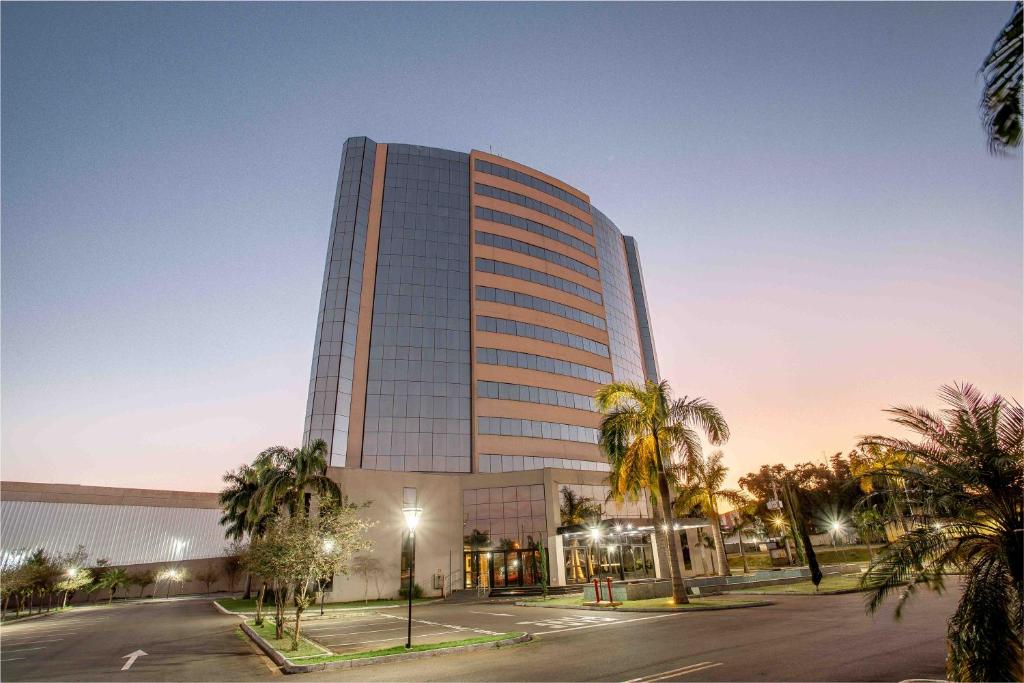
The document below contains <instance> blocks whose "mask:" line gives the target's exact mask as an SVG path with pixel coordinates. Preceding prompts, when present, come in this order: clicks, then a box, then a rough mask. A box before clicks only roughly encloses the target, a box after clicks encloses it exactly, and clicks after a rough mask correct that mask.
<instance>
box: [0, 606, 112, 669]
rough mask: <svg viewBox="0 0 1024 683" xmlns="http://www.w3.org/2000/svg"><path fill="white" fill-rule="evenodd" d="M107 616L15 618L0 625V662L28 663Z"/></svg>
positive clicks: (61, 647) (50, 654)
mask: <svg viewBox="0 0 1024 683" xmlns="http://www.w3.org/2000/svg"><path fill="white" fill-rule="evenodd" d="M109 618H110V617H109V616H108V615H102V616H101V615H90V616H88V617H85V616H83V617H72V616H70V615H69V616H62V615H52V616H49V617H42V618H38V619H27V620H26V621H23V622H19V621H14V622H12V623H9V624H6V625H4V626H3V627H2V628H0V664H7V663H9V662H23V663H31V662H32V661H33V660H42V659H47V658H49V657H51V656H53V653H54V652H56V651H63V650H64V645H65V643H67V642H68V641H70V640H72V639H77V638H79V637H80V634H81V633H82V632H84V631H86V630H88V629H93V628H96V626H97V625H99V624H102V622H104V621H106V620H107V619H109Z"/></svg>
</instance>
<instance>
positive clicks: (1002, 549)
mask: <svg viewBox="0 0 1024 683" xmlns="http://www.w3.org/2000/svg"><path fill="white" fill-rule="evenodd" d="M939 395H940V397H941V398H942V400H943V402H944V403H945V404H946V406H945V408H944V409H943V410H942V411H941V412H939V413H934V412H931V411H929V410H926V409H924V408H915V407H909V406H900V407H895V408H891V409H890V410H889V411H888V412H889V413H891V414H892V415H893V417H892V418H891V419H892V421H893V422H895V423H896V424H898V425H900V426H901V427H903V428H905V429H907V430H909V431H911V432H914V433H916V434H917V436H918V440H916V441H911V440H909V439H903V438H896V437H887V436H879V435H873V436H867V437H864V438H863V440H862V443H863V444H865V445H879V446H882V447H885V448H891V449H894V450H898V451H901V452H903V453H905V454H906V455H907V459H908V463H907V465H905V466H903V467H902V468H900V470H899V471H898V472H895V473H894V474H897V475H898V476H901V477H904V478H905V479H906V480H907V482H908V484H909V485H910V486H911V487H912V488H913V489H914V490H915V491H920V492H921V495H922V496H923V501H922V502H923V504H922V505H921V506H920V507H919V508H918V510H917V512H916V514H915V522H916V524H915V528H914V529H913V530H912V531H910V532H909V533H907V534H905V535H904V536H902V537H900V538H899V539H897V540H896V541H894V542H893V543H891V544H890V545H889V546H888V547H887V548H885V549H883V550H881V551H880V552H879V553H878V555H877V556H876V557H875V559H874V561H873V562H872V563H871V565H870V567H869V568H868V571H867V573H866V574H865V575H864V577H863V579H862V581H863V585H864V586H865V587H866V588H869V589H870V590H871V593H870V596H869V601H868V609H869V610H870V611H872V612H874V611H876V610H877V609H878V608H879V607H880V606H881V604H882V602H883V601H884V600H885V599H886V598H887V597H888V596H889V595H891V594H892V593H893V592H896V593H898V594H899V596H900V597H899V601H898V603H897V608H896V614H897V616H899V614H900V612H901V610H902V609H903V607H904V605H905V602H906V600H907V598H909V597H910V596H911V595H913V594H914V593H915V592H916V591H917V589H918V588H919V587H920V586H925V587H927V588H930V589H933V590H942V587H943V583H944V579H945V576H946V575H947V574H953V573H962V574H963V593H962V595H961V598H960V602H959V604H958V606H957V609H956V612H955V613H954V614H953V617H952V618H951V619H950V621H949V628H948V632H947V641H948V648H947V652H948V657H947V660H946V675H947V677H948V678H949V679H950V680H956V681H1010V680H1014V681H1019V680H1022V678H1024V671H1022V665H1021V662H1022V660H1024V648H1022V645H1021V620H1022V617H1024V614H1022V607H1021V605H1022V603H1024V538H1022V533H1024V532H1022V529H1024V501H1022V499H1021V490H1022V489H1024V446H1022V441H1024V409H1022V408H1021V404H1020V403H1019V402H1017V401H1016V400H1014V399H1007V398H1004V397H1002V396H999V395H994V396H992V397H985V396H984V395H983V394H982V393H981V392H979V391H978V390H977V389H976V388H974V387H973V386H971V385H970V384H957V385H953V386H944V387H942V389H941V390H940V392H939ZM903 584H907V585H906V587H904V586H903Z"/></svg>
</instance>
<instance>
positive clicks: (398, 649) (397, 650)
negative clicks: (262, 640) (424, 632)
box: [295, 631, 525, 665]
mask: <svg viewBox="0 0 1024 683" xmlns="http://www.w3.org/2000/svg"><path fill="white" fill-rule="evenodd" d="M522 635H525V634H524V633H523V632H522V631H513V632H511V633H499V634H497V635H494V636H476V637H474V638H463V639H462V640H446V641H445V642H443V643H424V644H422V645H413V646H412V647H411V648H408V649H406V647H405V646H404V645H396V646H394V647H388V648H384V649H382V650H366V651H364V652H350V653H348V654H344V655H325V656H323V657H308V658H307V657H303V658H302V660H301V661H298V662H295V663H296V664H302V665H305V664H323V663H325V662H344V661H346V660H349V659H368V658H370V657H386V656H388V655H400V654H404V653H406V652H426V651H428V650H446V649H448V648H453V647H459V646H461V645H477V644H479V643H493V642H495V641H498V640H507V639H510V638H518V637H520V636H522Z"/></svg>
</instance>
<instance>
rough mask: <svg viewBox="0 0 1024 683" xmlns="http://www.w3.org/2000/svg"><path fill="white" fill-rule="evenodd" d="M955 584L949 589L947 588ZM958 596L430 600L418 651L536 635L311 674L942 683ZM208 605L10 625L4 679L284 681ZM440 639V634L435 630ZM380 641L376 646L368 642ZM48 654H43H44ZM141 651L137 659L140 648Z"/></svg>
mask: <svg viewBox="0 0 1024 683" xmlns="http://www.w3.org/2000/svg"><path fill="white" fill-rule="evenodd" d="M951 588H952V587H951ZM958 598H959V591H958V590H955V589H954V590H950V591H949V592H948V593H946V594H945V595H941V596H936V595H934V594H928V593H923V594H921V595H919V596H916V597H915V598H914V599H913V600H912V604H911V605H910V606H909V607H908V609H907V611H906V613H905V614H904V616H903V618H902V619H901V620H900V621H896V620H894V619H893V617H892V610H891V607H890V608H889V609H886V610H883V611H882V612H879V613H878V614H876V615H874V616H871V615H868V614H866V613H865V610H864V597H863V595H857V594H851V595H832V596H773V598H772V599H773V600H775V601H776V604H775V605H772V606H769V607H756V608H751V609H738V610H725V611H718V612H689V613H685V612H684V613H656V614H643V613H633V612H614V613H604V612H585V611H579V610H571V609H561V608H558V609H551V608H543V607H516V606H514V605H510V604H507V603H504V604H503V603H487V602H484V603H477V604H437V603H434V604H420V605H416V606H415V607H414V608H413V619H414V624H413V643H414V644H415V643H422V642H427V641H428V639H431V638H437V639H442V640H456V639H462V638H467V637H472V636H474V635H483V634H486V633H505V632H509V631H526V632H528V633H531V634H532V635H533V636H534V640H533V641H532V642H530V643H524V644H521V645H512V646H509V647H502V648H500V649H489V650H481V651H476V652H464V653H452V654H447V655H444V656H442V657H432V658H429V659H414V660H405V661H402V662H397V663H387V664H375V665H373V666H367V667H363V668H358V669H351V670H331V671H322V672H314V673H310V674H302V675H301V676H299V677H297V678H295V679H294V680H299V678H301V679H302V680H330V681H613V682H618V683H623V682H628V683H656V682H660V681H715V680H717V681H737V680H741V681H757V680H765V681H898V680H904V679H910V678H929V679H941V678H942V677H943V675H944V671H943V662H944V655H945V641H944V636H945V630H946V620H947V619H948V618H949V615H950V614H951V613H952V611H953V609H954V607H955V604H956V601H957V599H958ZM405 617H406V612H405V610H404V609H402V608H397V609H389V610H385V609H379V610H356V611H353V612H346V613H345V614H342V615H331V616H330V617H329V618H328V619H326V620H324V621H320V620H318V619H310V620H309V621H308V622H307V625H306V627H304V629H303V631H304V632H305V633H306V634H308V635H310V636H311V637H313V638H315V639H316V640H317V641H318V642H321V643H323V644H324V645H325V647H329V648H330V649H332V650H335V651H338V652H345V651H352V650H354V649H359V650H365V649H377V648H385V647H391V646H394V645H401V644H404V642H405V626H406V623H405ZM238 625H239V620H238V618H237V617H234V616H231V615H225V614H221V613H220V612H218V611H216V610H215V609H214V607H213V605H212V604H211V603H210V601H209V600H208V599H191V600H181V601H173V600H172V601H147V602H145V603H136V604H130V603H129V604H122V605H117V604H115V605H114V606H112V607H106V606H103V607H86V608H76V609H74V610H73V611H70V612H64V613H60V614H54V615H50V616H44V617H42V618H40V619H33V620H29V621H24V622H13V623H10V624H5V625H3V626H2V627H0V679H2V680H4V681H119V680H120V681H253V680H266V679H270V678H280V677H281V675H282V674H281V673H280V671H278V670H277V669H276V668H275V667H273V666H272V665H271V664H270V660H269V659H268V658H266V657H265V656H263V655H262V654H261V653H259V651H258V650H257V649H256V648H255V646H254V645H253V643H251V642H250V641H249V640H248V639H247V638H245V637H244V636H243V635H242V634H241V631H240V629H239V626H238ZM431 634H434V635H431ZM365 641H374V642H365ZM37 648H38V649H37ZM137 650H141V651H143V652H145V655H141V656H138V657H137V658H135V659H134V660H132V659H131V656H130V655H131V654H132V653H134V652H136V651H137Z"/></svg>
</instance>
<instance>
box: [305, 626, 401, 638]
mask: <svg viewBox="0 0 1024 683" xmlns="http://www.w3.org/2000/svg"><path fill="white" fill-rule="evenodd" d="M400 628H405V627H404V626H392V627H391V628H375V629H371V630H369V631H356V632H355V633H345V632H344V631H332V632H330V633H313V634H310V635H311V636H312V637H315V638H329V637H331V636H344V635H349V636H352V635H360V634H362V633H380V632H381V631H397V630H398V629H400ZM306 633H307V634H309V631H307V632H306Z"/></svg>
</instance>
